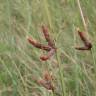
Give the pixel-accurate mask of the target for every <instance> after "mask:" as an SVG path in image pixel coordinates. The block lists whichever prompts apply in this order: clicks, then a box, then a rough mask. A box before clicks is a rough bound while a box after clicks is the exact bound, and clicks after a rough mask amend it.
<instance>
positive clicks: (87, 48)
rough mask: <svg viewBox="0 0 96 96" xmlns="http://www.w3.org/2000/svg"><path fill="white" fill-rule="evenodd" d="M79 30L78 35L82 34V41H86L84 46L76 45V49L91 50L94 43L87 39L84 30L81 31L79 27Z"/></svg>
mask: <svg viewBox="0 0 96 96" xmlns="http://www.w3.org/2000/svg"><path fill="white" fill-rule="evenodd" d="M77 31H78V35H79V36H80V38H81V40H82V42H83V43H84V47H75V49H77V50H91V48H92V44H91V42H90V41H89V40H88V39H87V37H86V35H85V34H84V32H81V31H80V30H79V29H78V30H77Z"/></svg>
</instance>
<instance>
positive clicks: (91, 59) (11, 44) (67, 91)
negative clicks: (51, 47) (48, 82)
mask: <svg viewBox="0 0 96 96" xmlns="http://www.w3.org/2000/svg"><path fill="white" fill-rule="evenodd" d="M77 1H78V0H0V96H51V95H52V96H53V95H54V96H59V95H56V94H52V93H51V92H49V91H48V90H46V89H45V88H43V87H42V86H39V85H38V84H37V83H36V82H34V78H36V79H39V78H40V77H42V74H43V72H44V71H45V70H47V69H49V70H50V72H52V74H53V75H54V78H55V81H54V84H55V87H56V92H57V93H58V94H60V96H63V93H64V96H96V63H95V61H96V60H95V59H96V52H95V50H96V43H95V42H96V32H95V31H96V11H95V10H96V0H80V4H81V8H82V11H83V15H84V18H85V22H86V25H87V26H86V28H85V26H84V25H83V23H84V22H82V17H81V15H80V10H79V7H78V3H77ZM42 24H43V25H48V26H49V30H50V34H51V37H52V38H53V39H54V40H55V43H56V46H57V48H58V51H57V56H56V54H55V55H54V57H52V58H51V59H50V60H48V61H47V62H42V61H41V60H40V59H39V57H40V55H41V54H44V52H42V51H41V50H38V49H36V48H34V47H33V46H31V45H30V44H29V43H28V41H27V39H26V38H27V37H28V36H32V37H33V38H35V39H36V40H38V41H40V42H42V43H45V44H46V42H45V40H44V38H43V34H42V32H41V25H42ZM77 27H79V28H80V29H81V30H82V31H84V30H86V29H87V31H88V34H89V36H90V39H91V41H92V44H93V48H92V51H91V52H88V51H87V52H81V51H76V50H74V45H80V44H81V45H82V42H81V40H80V38H79V36H78V34H77V33H76V28H77ZM58 63H59V64H60V66H59V67H58ZM59 70H60V72H61V76H60V74H59ZM62 81H63V85H62ZM62 87H63V92H62Z"/></svg>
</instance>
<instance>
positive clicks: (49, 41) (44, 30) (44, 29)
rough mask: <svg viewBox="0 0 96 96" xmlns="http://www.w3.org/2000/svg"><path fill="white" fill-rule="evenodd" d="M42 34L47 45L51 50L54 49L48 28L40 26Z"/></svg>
mask: <svg viewBox="0 0 96 96" xmlns="http://www.w3.org/2000/svg"><path fill="white" fill-rule="evenodd" d="M42 32H43V34H44V37H45V39H46V41H47V42H48V45H49V46H51V47H52V48H54V47H55V44H54V41H53V40H52V38H51V37H50V35H49V32H48V28H47V27H45V26H42Z"/></svg>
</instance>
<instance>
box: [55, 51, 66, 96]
mask: <svg viewBox="0 0 96 96" xmlns="http://www.w3.org/2000/svg"><path fill="white" fill-rule="evenodd" d="M56 58H57V62H58V65H59V75H60V82H61V87H62V96H67V95H66V90H65V84H64V76H63V73H62V66H61V62H60V56H59V54H58V52H57V53H56Z"/></svg>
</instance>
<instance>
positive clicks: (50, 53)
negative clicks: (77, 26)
mask: <svg viewBox="0 0 96 96" xmlns="http://www.w3.org/2000/svg"><path fill="white" fill-rule="evenodd" d="M55 51H56V50H55V49H51V51H49V52H48V54H47V55H44V56H41V57H40V59H41V60H43V61H46V60H48V59H50V57H51V56H52V55H53V54H54V53H55Z"/></svg>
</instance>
